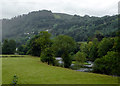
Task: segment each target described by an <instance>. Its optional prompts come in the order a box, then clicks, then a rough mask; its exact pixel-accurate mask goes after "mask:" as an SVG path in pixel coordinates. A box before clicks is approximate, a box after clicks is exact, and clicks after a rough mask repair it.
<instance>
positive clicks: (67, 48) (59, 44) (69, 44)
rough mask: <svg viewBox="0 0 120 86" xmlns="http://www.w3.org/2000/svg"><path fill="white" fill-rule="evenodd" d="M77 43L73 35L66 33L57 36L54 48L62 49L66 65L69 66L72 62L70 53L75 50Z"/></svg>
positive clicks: (56, 49)
mask: <svg viewBox="0 0 120 86" xmlns="http://www.w3.org/2000/svg"><path fill="white" fill-rule="evenodd" d="M75 47H76V43H75V41H74V40H73V38H72V37H69V36H66V35H59V36H57V37H56V38H55V40H54V43H53V48H54V50H55V51H56V52H58V51H61V55H60V56H62V58H63V62H64V67H66V68H68V67H69V66H70V64H71V61H70V60H71V58H70V56H69V53H70V52H72V51H74V50H75Z"/></svg>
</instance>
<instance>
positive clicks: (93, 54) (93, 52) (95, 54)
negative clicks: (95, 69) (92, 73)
mask: <svg viewBox="0 0 120 86" xmlns="http://www.w3.org/2000/svg"><path fill="white" fill-rule="evenodd" d="M98 44H99V42H98V39H97V38H95V39H94V40H93V42H92V45H91V46H90V51H89V59H90V60H92V61H94V60H95V59H96V58H98V52H97V51H98V48H97V47H98Z"/></svg>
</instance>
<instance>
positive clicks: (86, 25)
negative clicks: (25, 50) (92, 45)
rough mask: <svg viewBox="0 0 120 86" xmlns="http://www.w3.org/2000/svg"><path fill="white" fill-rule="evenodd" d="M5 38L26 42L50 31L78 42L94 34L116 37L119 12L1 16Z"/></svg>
mask: <svg viewBox="0 0 120 86" xmlns="http://www.w3.org/2000/svg"><path fill="white" fill-rule="evenodd" d="M2 27H3V32H2V33H3V34H2V35H3V39H6V38H7V39H15V40H16V41H17V42H19V43H21V44H23V43H25V42H26V41H27V40H28V39H30V38H32V37H33V36H34V35H37V34H38V33H39V32H40V31H48V32H49V33H51V34H52V38H53V37H55V36H58V35H60V34H63V35H68V36H71V37H73V38H74V40H75V41H77V42H79V41H87V40H88V39H91V38H93V37H94V36H96V34H97V36H101V37H102V36H104V37H110V36H114V35H115V33H114V31H116V30H117V29H118V15H114V16H103V17H94V16H89V15H85V16H79V15H69V14H63V13H52V12H51V11H48V10H41V11H33V12H30V13H28V14H23V15H19V16H17V17H14V18H11V19H2Z"/></svg>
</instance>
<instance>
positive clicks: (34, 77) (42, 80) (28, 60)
mask: <svg viewBox="0 0 120 86" xmlns="http://www.w3.org/2000/svg"><path fill="white" fill-rule="evenodd" d="M15 74H16V75H17V76H18V84H117V82H118V80H117V77H112V76H107V75H102V74H95V73H85V72H79V71H74V70H70V69H65V68H61V67H55V66H48V65H47V64H45V63H42V62H40V58H37V57H32V56H24V57H10V58H7V57H5V58H2V83H3V84H10V83H11V82H12V79H13V76H14V75H15Z"/></svg>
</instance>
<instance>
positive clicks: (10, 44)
mask: <svg viewBox="0 0 120 86" xmlns="http://www.w3.org/2000/svg"><path fill="white" fill-rule="evenodd" d="M15 51H16V42H15V41H14V40H7V39H6V40H4V42H3V45H2V53H3V54H14V53H15Z"/></svg>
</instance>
